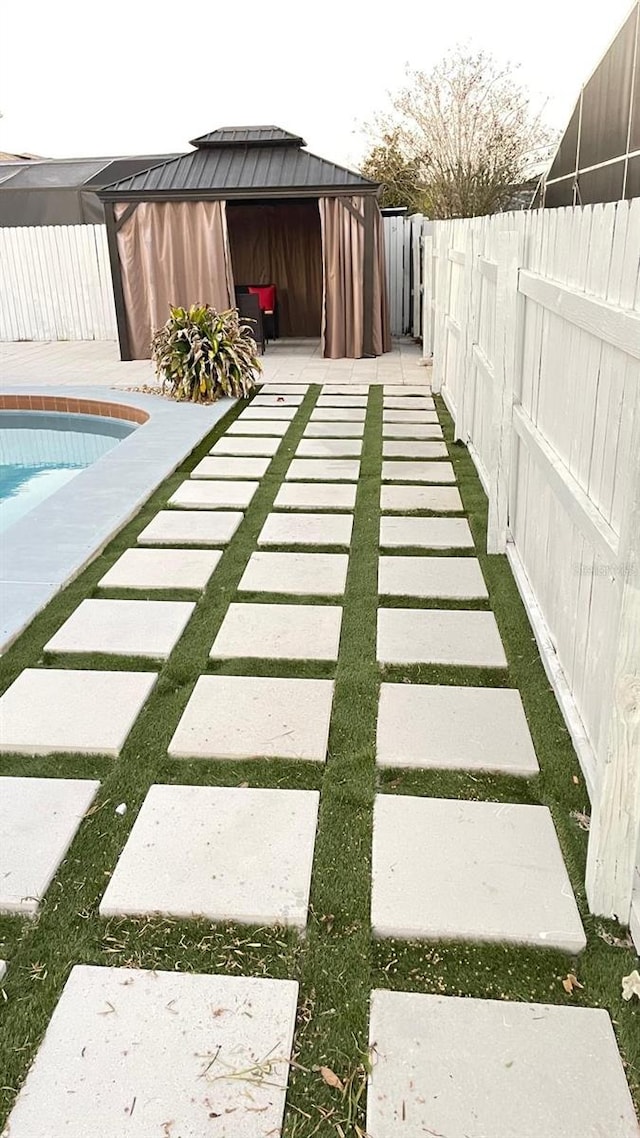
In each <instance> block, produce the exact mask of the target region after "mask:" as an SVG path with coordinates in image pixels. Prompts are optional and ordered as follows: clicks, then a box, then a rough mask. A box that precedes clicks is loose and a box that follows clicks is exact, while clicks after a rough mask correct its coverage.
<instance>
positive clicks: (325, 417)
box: [310, 407, 367, 423]
mask: <svg viewBox="0 0 640 1138" xmlns="http://www.w3.org/2000/svg"><path fill="white" fill-rule="evenodd" d="M366 416H367V412H366V408H364V407H316V408H314V410H313V411H312V412H311V417H310V422H312V423H318V422H320V423H322V422H326V423H330V422H331V423H364V421H365V418H366Z"/></svg>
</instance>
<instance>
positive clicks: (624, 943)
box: [596, 925, 633, 948]
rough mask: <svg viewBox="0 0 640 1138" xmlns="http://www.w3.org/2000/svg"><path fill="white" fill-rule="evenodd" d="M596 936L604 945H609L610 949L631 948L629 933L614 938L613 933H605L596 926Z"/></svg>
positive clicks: (599, 926)
mask: <svg viewBox="0 0 640 1138" xmlns="http://www.w3.org/2000/svg"><path fill="white" fill-rule="evenodd" d="M596 935H597V936H599V937H600V940H603V941H604V943H605V944H609V945H611V947H612V948H633V941H632V939H631V937H630V935H629V933H625V934H624V936H614V935H613V933H610V932H607V930H606V929H604V928H603V927H602V925H598V927H597V929H596Z"/></svg>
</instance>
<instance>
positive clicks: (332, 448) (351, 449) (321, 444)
mask: <svg viewBox="0 0 640 1138" xmlns="http://www.w3.org/2000/svg"><path fill="white" fill-rule="evenodd" d="M361 454H362V439H300V442H299V443H298V448H297V450H296V458H359V457H360V455H361Z"/></svg>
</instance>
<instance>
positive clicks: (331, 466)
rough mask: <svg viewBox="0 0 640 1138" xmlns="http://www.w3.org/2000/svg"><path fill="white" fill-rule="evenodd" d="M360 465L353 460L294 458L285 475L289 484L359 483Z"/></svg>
mask: <svg viewBox="0 0 640 1138" xmlns="http://www.w3.org/2000/svg"><path fill="white" fill-rule="evenodd" d="M359 476H360V463H359V462H358V460H357V459H351V458H294V459H292V460H291V462H290V464H289V469H288V470H287V473H286V474H285V479H286V481H287V482H294V481H297V482H306V481H307V480H309V479H310V480H311V481H314V482H326V481H331V480H332V479H333V480H334V481H335V482H357V481H358V478H359Z"/></svg>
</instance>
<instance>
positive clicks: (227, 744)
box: [169, 676, 333, 763]
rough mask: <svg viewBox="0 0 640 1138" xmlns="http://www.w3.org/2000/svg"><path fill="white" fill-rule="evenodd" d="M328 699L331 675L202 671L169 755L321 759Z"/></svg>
mask: <svg viewBox="0 0 640 1138" xmlns="http://www.w3.org/2000/svg"><path fill="white" fill-rule="evenodd" d="M332 701H333V680H302V679H292V680H288V679H281V678H275V677H263V676H200V679H199V680H198V681H197V682H196V686H195V688H194V689H193V692H192V694H191V697H190V699H189V702H188V704H187V706H186V708H185V710H184V712H183V715H182V718H181V720H180V722H179V724H178V727H177V730H176V733H175V735H174V736H173V739H172V740H171V742H170V744H169V754H170V756H171V758H173V759H191V758H196V759H273V758H280V759H304V760H307V761H309V762H315V763H323V762H324V761H325V759H326V757H327V743H328V740H329V721H330V719H331V704H332Z"/></svg>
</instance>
